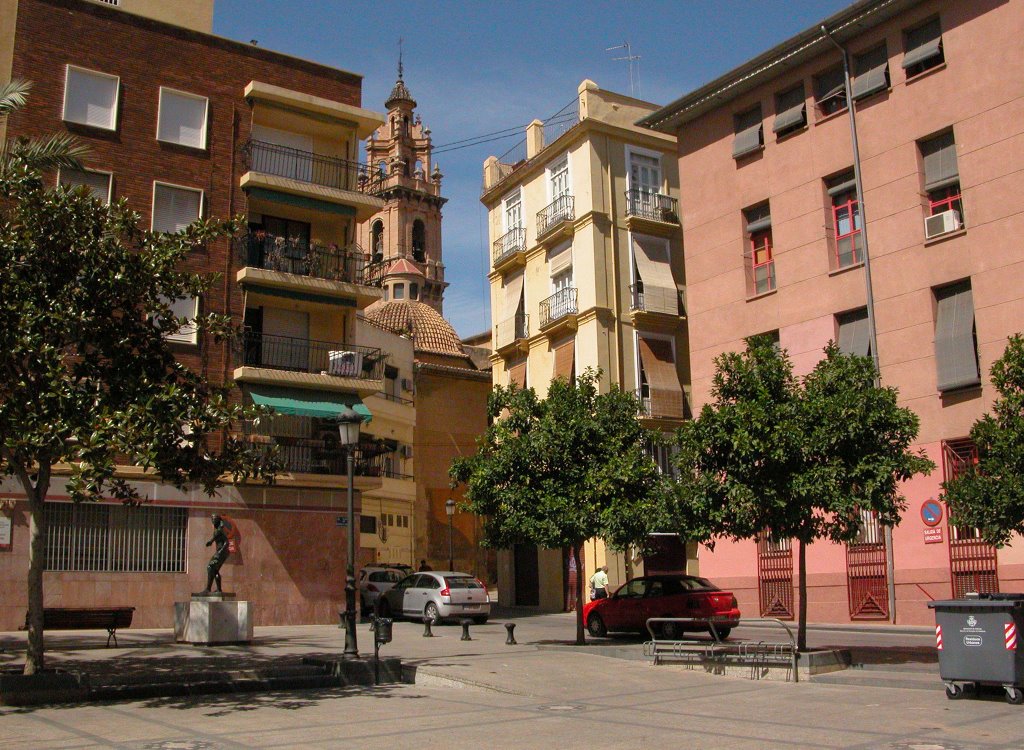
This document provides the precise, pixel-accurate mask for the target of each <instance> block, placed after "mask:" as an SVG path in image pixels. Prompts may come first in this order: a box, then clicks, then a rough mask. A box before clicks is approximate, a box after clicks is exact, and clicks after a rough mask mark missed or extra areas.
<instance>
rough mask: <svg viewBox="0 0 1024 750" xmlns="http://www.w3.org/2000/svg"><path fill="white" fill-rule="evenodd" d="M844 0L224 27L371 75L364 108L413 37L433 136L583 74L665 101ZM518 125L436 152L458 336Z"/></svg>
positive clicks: (276, 1) (513, 121)
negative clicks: (630, 61)
mask: <svg viewBox="0 0 1024 750" xmlns="http://www.w3.org/2000/svg"><path fill="white" fill-rule="evenodd" d="M847 4H849V2H847V0H658V1H655V0H618V1H617V2H611V1H602V2H585V3H584V2H577V3H560V2H557V1H553V0H549V1H548V2H544V3H542V2H525V1H524V2H455V1H454V0H453V1H450V2H444V1H441V0H436V1H434V2H431V1H430V0H421V1H420V2H416V3H412V2H387V1H381V0H376V1H375V2H354V1H353V2H345V1H343V0H288V2H281V1H280V0H216V4H215V15H214V24H213V30H214V33H216V34H219V35H221V36H226V37H230V38H232V39H239V40H242V41H249V40H250V39H256V40H257V41H258V42H259V45H260V46H261V47H267V48H269V49H273V50H277V51H279V52H284V53H287V54H291V55H296V56H298V57H303V58H306V59H309V60H313V61H315V62H319V63H323V64H325V65H332V66H336V67H339V68H344V69H346V70H350V71H352V72H355V73H359V74H361V75H363V76H364V78H363V106H364V107H367V108H368V109H373V110H377V111H383V110H384V100H385V99H386V98H387V95H388V94H389V93H390V91H391V87H392V86H393V85H394V82H395V72H396V64H397V58H398V39H399V37H402V38H404V40H405V42H404V49H405V81H406V83H407V84H408V86H409V89H410V91H411V92H412V95H413V97H414V98H415V99H416V100H417V102H418V103H419V107H418V109H417V112H419V113H420V115H421V116H422V117H423V121H424V122H425V123H426V124H427V125H428V126H429V127H430V129H431V130H432V131H433V141H434V146H435V148H438V147H440V146H442V145H443V144H446V143H450V142H452V141H458V140H461V139H464V138H469V137H471V136H477V135H482V134H485V133H491V132H494V131H498V130H502V129H505V128H509V127H513V126H518V125H522V126H525V125H526V123H528V122H530V120H532V119H533V118H535V117H539V118H540V119H545V118H547V117H549V116H550V115H552V114H554V113H555V112H557V111H558V110H559V109H561V108H562V107H563V106H564V105H566V104H568V103H569V102H570V101H572V100H573V99H574V97H575V95H576V88H577V86H578V85H579V83H580V81H582V80H583V79H584V78H590V79H592V80H594V81H595V82H596V83H597V84H598V85H599V86H600V87H601V88H604V89H610V90H613V91H620V92H622V93H626V94H628V93H630V90H629V72H628V68H627V63H626V62H623V61H615V60H613V59H612V58H613V57H618V56H621V55H623V51H622V50H616V51H613V52H606V51H605V48H607V47H611V46H614V45H619V44H622V43H623V42H625V41H628V42H629V43H630V44H631V45H632V52H633V54H634V55H639V56H640V60H639V62H638V66H639V67H638V69H639V83H640V90H639V92H638V95H639V96H640V97H641V98H643V99H646V100H648V101H652V102H655V103H656V104H667V103H668V102H670V101H672V100H673V99H676V98H678V97H680V96H682V95H683V94H685V93H687V92H689V91H691V90H692V89H694V88H696V87H698V86H700V85H701V84H703V83H706V82H708V81H710V80H711V79H713V78H715V77H717V76H719V75H721V74H722V73H725V72H726V71H728V70H730V69H731V68H733V67H735V66H737V65H739V64H741V63H743V62H745V61H746V60H748V59H750V58H751V57H754V56H755V55H757V54H759V53H760V52H763V51H765V50H766V49H768V48H770V47H772V46H774V45H775V44H778V43H779V42H781V41H782V40H784V39H786V38H787V37H789V36H792V35H793V34H796V33H797V32H800V31H802V30H804V29H805V28H807V27H809V26H811V25H812V24H816V23H817V22H819V21H821V20H823V19H824V18H826V17H828V16H830V15H832V14H833V13H835V12H836V11H837V10H839V9H840V8H842V7H844V6H845V5H847ZM521 137H522V136H521V135H517V136H516V137H513V138H507V139H505V140H499V141H494V142H492V143H487V144H483V145H481V146H474V147H472V148H465V149H461V150H455V151H450V152H448V153H444V154H439V155H438V156H437V157H436V159H435V161H436V162H437V163H438V164H439V165H440V167H441V170H442V172H443V173H444V175H445V177H444V183H443V188H442V189H443V193H444V195H445V196H446V197H447V198H448V199H449V200H448V203H447V205H446V206H445V209H444V224H443V227H444V236H443V252H444V263H445V265H446V278H447V280H448V281H449V282H450V283H451V286H449V287H448V290H447V291H446V293H445V307H444V314H445V317H446V318H448V320H449V321H450V322H451V323H452V325H454V326H455V329H456V330H457V331H458V332H459V334H460V335H462V336H468V335H470V334H473V333H478V332H480V331H483V330H486V329H487V327H488V326H489V324H490V317H489V311H488V304H489V303H488V294H487V279H486V273H487V264H488V261H487V229H486V215H485V212H484V209H483V206H482V205H481V204H480V201H479V195H480V183H481V169H482V164H483V160H484V159H485V158H487V156H489V155H491V154H502V153H504V152H505V151H506V150H507V149H509V148H510V147H512V146H513V145H514V144H515V143H516V142H517V140H519V139H521Z"/></svg>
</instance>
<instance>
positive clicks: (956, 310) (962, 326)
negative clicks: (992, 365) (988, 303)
mask: <svg viewBox="0 0 1024 750" xmlns="http://www.w3.org/2000/svg"><path fill="white" fill-rule="evenodd" d="M935 298H936V299H935V301H936V303H937V304H936V316H935V318H936V319H935V366H936V369H937V375H938V378H937V380H938V389H939V390H940V391H951V390H955V389H957V388H966V387H968V386H973V385H978V384H979V383H981V371H980V369H979V367H978V351H977V348H976V346H975V342H974V297H973V294H972V291H971V286H970V283H969V282H968V283H963V284H954V285H953V286H949V287H946V288H945V289H940V290H938V291H936V293H935Z"/></svg>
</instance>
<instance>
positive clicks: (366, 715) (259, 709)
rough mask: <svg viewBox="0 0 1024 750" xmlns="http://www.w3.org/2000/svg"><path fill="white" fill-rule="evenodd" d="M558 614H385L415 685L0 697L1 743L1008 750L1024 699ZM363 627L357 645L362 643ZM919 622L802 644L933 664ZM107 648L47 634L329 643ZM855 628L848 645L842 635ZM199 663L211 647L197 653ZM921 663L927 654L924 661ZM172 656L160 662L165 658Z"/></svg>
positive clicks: (298, 633)
mask: <svg viewBox="0 0 1024 750" xmlns="http://www.w3.org/2000/svg"><path fill="white" fill-rule="evenodd" d="M571 617H572V616H571V615H550V616H541V617H521V618H516V622H517V629H516V637H517V639H518V640H519V642H520V645H519V646H506V645H504V638H505V629H504V627H502V623H503V622H505V621H506V620H503V619H501V618H498V619H497V620H496V621H494V622H492V623H490V624H488V625H486V626H482V627H478V628H474V629H473V638H474V640H472V641H461V640H459V635H460V631H459V629H458V628H457V627H455V626H441V627H437V626H436V627H435V628H434V630H435V633H437V634H438V637H436V638H432V639H428V638H423V637H422V636H421V633H422V626H421V625H417V624H415V623H398V624H397V626H396V629H395V641H394V643H392V644H390V645H389V646H387V647H386V648H385V651H386V653H388V654H389V655H392V656H402V657H403V659H404V660H405V661H407V662H409V663H414V664H416V665H417V666H418V668H419V675H418V681H417V684H415V685H392V686H382V687H379V688H372V689H326V690H305V691H292V692H278V693H258V694H237V695H232V694H228V695H213V696H204V697H190V698H157V699H151V700H145V701H137V702H131V703H103V704H94V705H87V706H68V707H42V708H31V709H14V708H0V730H2V731H0V750H7V748H95V747H104V748H107V747H111V748H130V749H132V750H140V749H144V748H146V749H148V748H151V749H153V750H163V749H167V750H172V749H174V748H182V749H183V750H184V749H186V748H199V749H209V750H215V749H219V748H292V747H360V748H369V747H395V748H406V747H414V746H415V747H418V748H445V750H451V749H452V748H464V747H465V748H513V747H514V748H533V747H544V748H550V747H555V748H629V749H630V750H637V749H638V748H648V747H651V748H668V747H671V748H676V747H680V748H705V747H707V748H716V749H718V748H722V749H727V748H772V747H796V748H826V747H828V748H831V747H835V748H872V749H873V748H885V749H889V750H954V749H956V750H969V749H973V748H977V749H978V750H994V749H995V748H1014V749H1017V748H1021V747H1024V721H1022V718H1024V713H1022V712H1024V707H1020V706H1010V705H1007V704H1006V703H1005V702H1004V701H1003V700H1002V698H1001V696H1000V695H999V694H997V693H994V692H993V693H992V694H990V695H988V694H986V695H983V696H981V697H980V698H978V699H976V700H968V701H949V700H947V699H946V698H945V695H944V692H943V690H942V686H941V683H940V682H939V679H938V675H937V670H936V675H935V690H934V691H932V690H903V689H895V688H881V687H872V686H860V685H822V684H815V683H804V682H801V683H799V684H795V685H794V684H791V683H781V682H756V681H750V680H747V679H742V678H735V677H722V676H715V675H708V674H705V673H703V672H700V671H695V670H688V669H685V668H682V667H674V666H659V667H651V666H649V665H648V664H647V663H646V662H645V661H643V660H641V659H637V658H618V659H611V658H604V657H603V656H602V655H601V654H610V653H615V654H616V655H625V656H630V655H636V654H637V652H639V651H640V648H641V647H640V639H638V638H632V639H630V638H618V639H611V640H606V641H602V642H599V643H594V644H593V645H591V646H587V647H585V648H573V649H570V648H565V641H566V640H568V639H571V637H572V635H573V623H572V620H571ZM365 628H366V626H363V628H362V629H361V632H360V637H361V638H363V639H364V640H363V641H362V642H361V646H362V647H363V649H364V651H365V650H366V648H367V647H368V646H369V645H370V643H369V633H368V632H367V631H366V629H365ZM927 635H928V634H927V632H926V631H924V630H921V631H914V630H907V631H900V632H888V633H875V632H871V631H868V632H865V631H863V630H862V629H851V630H848V631H847V630H826V631H813V632H812V638H811V640H812V642H821V641H825V642H829V643H831V644H833V645H851V646H855V647H859V648H862V649H865V650H866V651H871V650H872V649H874V650H875V651H878V652H879V653H880V654H881V656H880V657H879V659H880V661H882V662H884V663H894V662H896V663H905V664H907V665H908V666H910V667H912V668H916V669H923V670H927V669H933V668H934V650H933V649H932V650H931V652H929V649H928V640H927ZM119 640H120V641H121V648H118V649H105V648H103V647H102V643H103V638H100V637H99V635H98V634H97V635H95V636H90V635H81V634H75V635H74V636H72V634H66V635H65V634H59V635H55V636H52V637H49V636H48V643H49V645H50V647H51V649H52V651H50V655H49V656H50V664H51V665H52V666H65V667H67V666H72V665H74V664H77V665H78V666H79V667H81V668H88V669H89V670H90V671H92V672H96V671H103V670H118V669H122V670H123V669H140V670H141V669H144V668H145V667H146V664H147V663H148V664H149V665H150V667H151V668H160V669H175V668H179V669H180V668H183V667H182V666H181V665H183V664H184V665H185V666H186V667H187V668H188V669H195V668H198V667H199V666H208V665H209V664H210V663H224V662H228V663H231V664H234V665H239V666H244V665H245V664H249V663H254V662H255V663H259V662H261V661H266V660H270V659H274V658H277V659H281V658H289V657H291V658H299V657H300V656H301V655H303V654H310V653H335V654H336V653H338V652H339V651H340V650H341V646H342V633H341V631H339V630H338V629H337V628H333V627H327V626H311V627H303V628H258V629H257V639H256V642H255V643H254V644H253V646H252V647H248V648H238V647H232V648H231V649H205V648H195V647H188V646H179V645H177V644H173V643H170V642H168V638H167V634H166V633H165V632H162V631H125V633H124V635H123V636H119ZM858 642H860V645H858ZM23 643H24V635H23V634H13V633H4V634H0V646H2V647H4V648H5V649H6V650H5V652H4V653H2V654H0V665H2V664H3V663H4V661H6V663H7V664H8V665H13V664H15V663H17V662H18V661H19V660H20V649H21V648H22V647H23ZM210 660H215V661H214V662H211V661H210ZM929 663H931V665H932V666H929ZM176 665H177V666H176Z"/></svg>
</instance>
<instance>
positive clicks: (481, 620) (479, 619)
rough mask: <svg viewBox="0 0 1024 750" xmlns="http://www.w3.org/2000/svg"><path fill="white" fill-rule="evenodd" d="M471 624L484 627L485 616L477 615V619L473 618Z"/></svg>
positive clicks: (485, 622)
mask: <svg viewBox="0 0 1024 750" xmlns="http://www.w3.org/2000/svg"><path fill="white" fill-rule="evenodd" d="M473 622H474V623H476V624H477V625H486V624H487V615H478V616H477V617H474V618H473Z"/></svg>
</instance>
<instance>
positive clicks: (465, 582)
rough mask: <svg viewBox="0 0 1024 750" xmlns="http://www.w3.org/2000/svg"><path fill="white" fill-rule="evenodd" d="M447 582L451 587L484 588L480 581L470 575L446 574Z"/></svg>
mask: <svg viewBox="0 0 1024 750" xmlns="http://www.w3.org/2000/svg"><path fill="white" fill-rule="evenodd" d="M444 582H445V584H446V585H447V586H448V588H450V589H482V588H483V586H481V585H480V581H478V580H476V579H475V578H470V577H469V576H445V579H444Z"/></svg>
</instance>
